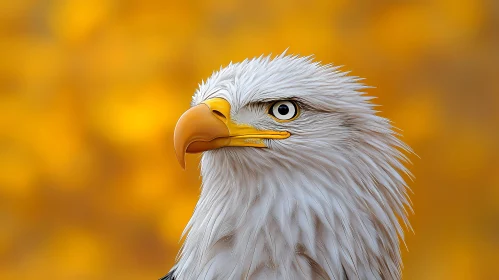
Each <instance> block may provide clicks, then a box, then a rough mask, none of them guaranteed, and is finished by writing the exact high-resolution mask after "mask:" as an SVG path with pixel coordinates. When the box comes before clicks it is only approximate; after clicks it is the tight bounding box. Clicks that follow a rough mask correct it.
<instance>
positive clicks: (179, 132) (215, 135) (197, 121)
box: [173, 98, 290, 168]
mask: <svg viewBox="0 0 499 280" xmlns="http://www.w3.org/2000/svg"><path fill="white" fill-rule="evenodd" d="M289 136H290V133H289V132H287V131H268V130H257V129H256V128H254V127H252V126H250V125H244V124H236V123H234V122H232V121H231V118H230V104H229V102H227V100H225V99H223V98H212V99H208V100H206V101H204V102H203V103H201V104H199V105H197V106H194V107H192V108H190V109H189V110H187V111H186V112H185V113H184V114H183V115H182V116H181V117H180V119H179V120H178V122H177V126H176V127H175V132H174V136H173V143H174V146H175V153H176V155H177V159H178V161H179V163H180V165H181V166H182V168H185V153H199V152H203V151H207V150H213V149H217V148H221V147H227V146H232V147H260V148H265V147H266V146H265V143H264V142H263V139H285V138H288V137H289Z"/></svg>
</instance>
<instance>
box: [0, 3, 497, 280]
mask: <svg viewBox="0 0 499 280" xmlns="http://www.w3.org/2000/svg"><path fill="white" fill-rule="evenodd" d="M329 2H330V1H320V2H314V1H272V3H273V4H269V3H268V2H267V1H262V0H258V1H245V2H234V1H218V2H214V1H199V2H197V1H185V2H184V3H183V4H179V3H180V1H179V3H177V4H175V3H169V2H168V1H164V0H162V1H139V0H126V1H118V0H116V1H113V0H72V1H56V0H52V1H35V0H10V1H7V0H4V1H1V3H0V227H1V229H0V279H157V278H158V277H160V276H162V275H164V274H165V273H166V272H167V271H168V270H169V269H170V267H171V265H172V264H173V261H174V258H175V255H176V253H177V250H178V249H179V243H178V241H179V237H180V234H181V232H182V230H183V227H184V225H185V224H186V222H187V221H188V219H189V217H190V215H191V212H192V210H193V207H194V205H195V203H196V200H197V196H198V193H199V183H200V180H199V173H198V170H197V164H198V160H199V156H189V158H188V166H187V168H188V169H187V171H186V172H184V171H182V170H181V168H180V167H179V165H178V163H177V161H176V159H175V156H174V153H173V144H172V133H173V129H174V126H175V123H176V120H177V118H178V117H179V116H180V115H181V114H182V112H183V111H184V110H186V109H187V108H188V106H189V102H190V98H191V95H192V94H193V92H194V90H195V89H196V87H197V83H198V82H200V81H201V79H205V78H207V77H208V76H209V75H210V74H211V73H212V71H213V70H216V69H219V67H220V65H227V64H228V63H229V62H230V61H234V62H235V61H240V60H242V59H244V58H247V57H254V56H259V55H261V54H269V53H273V54H279V53H281V52H282V51H283V50H285V49H286V48H288V47H289V48H290V49H289V53H295V54H301V55H309V54H315V56H316V58H317V60H320V61H323V62H324V63H334V64H337V65H345V67H344V68H343V69H344V70H352V71H353V74H354V75H358V76H362V77H365V78H367V79H366V80H365V82H366V83H367V84H369V85H371V86H375V87H376V88H374V89H369V90H368V92H369V94H371V95H375V96H378V97H379V98H378V99H376V102H377V103H379V104H382V107H380V110H381V111H382V113H381V114H382V115H383V116H386V117H389V118H390V119H392V120H393V121H394V122H395V125H396V126H397V127H399V128H401V129H403V130H404V135H405V137H404V140H405V141H406V142H407V143H409V144H410V145H411V146H412V147H413V148H414V150H415V151H416V152H417V154H418V155H419V156H420V157H421V159H418V158H417V157H415V156H412V159H413V161H414V166H413V167H412V168H411V169H412V170H413V172H414V174H415V176H416V181H415V182H414V183H411V186H412V189H413V190H414V192H415V195H413V196H412V198H413V202H414V205H415V206H414V208H415V211H416V214H415V215H413V216H411V221H412V223H413V226H414V229H415V234H411V233H408V236H407V245H408V247H409V252H407V251H406V250H405V249H403V251H404V263H405V268H404V279H497V277H498V276H497V275H499V256H498V255H499V149H498V146H499V92H498V90H499V76H498V70H497V69H498V68H497V67H498V66H497V65H499V32H498V31H499V2H498V1H493V0H490V1H477V0H459V1H456V0H431V1H430V0H426V1H388V0H380V1H346V0H344V1H334V2H333V3H329Z"/></svg>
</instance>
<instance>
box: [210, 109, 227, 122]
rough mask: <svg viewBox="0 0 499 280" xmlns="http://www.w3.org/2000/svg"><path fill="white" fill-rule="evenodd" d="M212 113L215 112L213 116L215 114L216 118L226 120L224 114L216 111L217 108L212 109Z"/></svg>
mask: <svg viewBox="0 0 499 280" xmlns="http://www.w3.org/2000/svg"><path fill="white" fill-rule="evenodd" d="M212 112H213V114H215V116H217V118H219V119H221V120H222V121H226V120H227V117H225V116H224V114H222V112H220V111H218V110H212Z"/></svg>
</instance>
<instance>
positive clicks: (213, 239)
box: [162, 53, 412, 280]
mask: <svg viewBox="0 0 499 280" xmlns="http://www.w3.org/2000/svg"><path fill="white" fill-rule="evenodd" d="M347 74H348V73H345V72H341V71H340V70H339V67H336V66H332V65H321V64H320V63H318V62H314V61H313V58H311V57H299V56H294V55H287V54H285V53H283V54H281V55H279V56H277V57H275V58H271V57H270V56H267V57H263V56H262V57H258V58H254V59H250V60H245V61H243V62H240V63H235V64H233V63H231V64H229V65H228V66H227V67H225V68H223V69H220V71H218V72H215V73H214V74H213V75H212V76H211V77H210V78H209V79H208V80H207V81H206V82H202V83H201V84H200V85H199V88H198V89H197V91H196V92H195V94H194V96H193V100H192V106H191V108H190V109H189V110H187V111H186V112H185V113H184V114H183V115H182V116H181V117H180V119H179V120H178V123H177V125H176V128H175V132H174V146H175V151H176V155H177V158H178V160H179V162H180V164H181V165H182V166H185V163H184V162H185V159H184V157H185V153H199V152H203V155H202V159H201V164H200V167H201V175H202V191H201V195H200V198H199V201H198V203H197V205H196V208H195V210H194V213H193V215H192V218H191V220H190V221H189V223H188V225H187V227H186V229H185V232H184V234H186V238H185V242H184V244H183V246H182V248H181V251H180V253H179V256H178V258H177V262H176V264H175V266H174V267H173V268H172V270H171V271H170V273H169V274H168V275H167V276H165V277H163V278H162V279H175V280H190V279H207V280H208V279H290V280H294V279H337V280H341V279H350V280H352V279H400V278H401V265H402V263H401V254H400V247H399V239H400V240H403V238H404V232H403V226H402V225H405V226H406V227H408V228H410V225H409V221H408V218H407V216H408V214H407V212H408V211H407V209H409V210H411V211H412V209H411V206H410V202H409V201H410V200H409V197H408V194H407V191H408V187H407V184H406V182H405V181H404V179H403V177H402V176H401V174H402V173H405V174H407V175H408V176H409V177H411V176H412V175H411V174H410V172H409V171H408V170H407V169H406V167H405V165H406V163H408V162H409V160H408V158H407V157H406V155H405V154H407V153H411V152H412V151H411V149H410V147H408V146H407V145H406V144H404V143H403V142H402V141H401V140H399V139H398V136H399V135H398V133H396V132H394V129H393V127H392V126H391V124H390V121H389V120H388V119H386V118H383V117H380V116H378V115H376V111H375V110H374V106H375V105H373V104H372V103H371V99H372V97H369V96H366V95H365V94H364V93H362V92H361V90H363V89H365V88H367V87H366V86H365V85H363V84H361V83H360V82H359V80H360V79H359V78H357V77H352V76H348V75H347Z"/></svg>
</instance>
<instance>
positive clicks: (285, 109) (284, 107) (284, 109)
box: [277, 104, 289, 115]
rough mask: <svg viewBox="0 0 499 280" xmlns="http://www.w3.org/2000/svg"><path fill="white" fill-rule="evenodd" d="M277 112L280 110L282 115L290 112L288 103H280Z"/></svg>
mask: <svg viewBox="0 0 499 280" xmlns="http://www.w3.org/2000/svg"><path fill="white" fill-rule="evenodd" d="M277 112H279V114H281V115H286V114H287V113H289V107H288V105H284V104H281V105H279V108H277Z"/></svg>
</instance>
